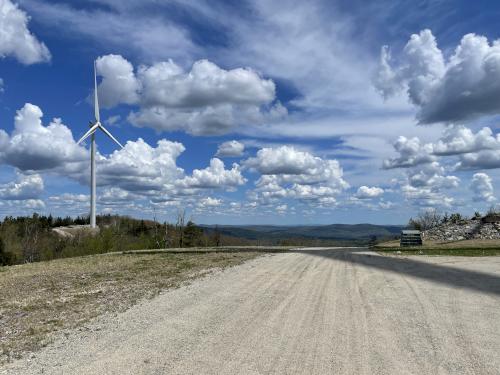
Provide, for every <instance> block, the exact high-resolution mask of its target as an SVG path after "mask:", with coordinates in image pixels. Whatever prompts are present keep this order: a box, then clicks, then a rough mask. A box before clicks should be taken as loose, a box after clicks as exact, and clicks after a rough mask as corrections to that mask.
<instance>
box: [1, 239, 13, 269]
mask: <svg viewBox="0 0 500 375" xmlns="http://www.w3.org/2000/svg"><path fill="white" fill-rule="evenodd" d="M12 264H14V256H13V255H12V253H9V252H7V251H6V250H5V243H4V242H3V239H2V238H1V237H0V266H10V265H12Z"/></svg>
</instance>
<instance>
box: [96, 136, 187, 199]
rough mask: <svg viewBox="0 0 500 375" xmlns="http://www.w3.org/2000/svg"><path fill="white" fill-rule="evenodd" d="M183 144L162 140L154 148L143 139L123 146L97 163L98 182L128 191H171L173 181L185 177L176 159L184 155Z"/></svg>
mask: <svg viewBox="0 0 500 375" xmlns="http://www.w3.org/2000/svg"><path fill="white" fill-rule="evenodd" d="M184 150H185V148H184V146H183V145H182V143H179V142H172V141H168V140H166V139H161V140H159V141H158V142H157V146H156V147H152V146H150V145H149V144H147V143H146V142H145V141H144V140H143V139H142V138H139V139H138V140H137V141H128V142H127V143H126V144H125V147H124V148H123V149H120V150H116V151H114V152H113V153H112V154H111V155H109V156H108V157H102V156H101V158H100V159H99V160H98V162H97V165H98V173H99V179H98V183H99V185H101V186H116V187H120V188H122V189H124V190H127V191H132V192H134V191H141V192H147V191H156V192H158V191H162V190H164V191H167V190H173V189H174V187H173V184H174V182H175V181H176V180H177V179H179V178H182V177H183V176H184V171H183V169H182V168H179V167H178V166H177V164H176V163H177V158H178V157H179V155H180V154H181V153H182V152H184Z"/></svg>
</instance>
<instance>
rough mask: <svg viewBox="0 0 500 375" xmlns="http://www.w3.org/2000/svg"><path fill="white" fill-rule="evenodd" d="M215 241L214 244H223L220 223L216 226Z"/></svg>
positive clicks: (217, 245)
mask: <svg viewBox="0 0 500 375" xmlns="http://www.w3.org/2000/svg"><path fill="white" fill-rule="evenodd" d="M213 241H214V245H215V246H216V247H219V246H221V245H222V241H221V234H220V231H219V226H218V225H216V226H215V230H214V236H213Z"/></svg>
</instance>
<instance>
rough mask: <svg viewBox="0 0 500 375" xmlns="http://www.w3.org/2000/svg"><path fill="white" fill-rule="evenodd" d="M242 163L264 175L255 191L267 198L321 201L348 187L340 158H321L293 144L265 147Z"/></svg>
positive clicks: (259, 197) (264, 199) (265, 199)
mask: <svg viewBox="0 0 500 375" xmlns="http://www.w3.org/2000/svg"><path fill="white" fill-rule="evenodd" d="M243 165H244V166H245V167H246V168H250V169H251V170H255V171H257V172H259V173H260V174H261V175H262V176H261V177H260V178H259V179H258V180H257V181H256V189H255V191H254V194H253V195H254V198H255V199H261V200H263V201H266V202H268V201H273V200H277V199H283V198H295V199H299V200H304V201H319V200H321V199H327V198H334V196H336V195H338V194H340V193H341V192H342V191H343V190H344V189H346V188H348V187H349V184H348V183H347V182H346V181H345V180H344V178H343V170H342V168H341V167H340V164H339V162H338V161H337V160H328V159H322V158H320V157H317V156H314V155H312V154H310V153H309V152H304V151H299V150H297V149H296V148H294V147H291V146H280V147H274V148H273V147H266V148H262V149H260V150H259V151H258V152H257V155H256V156H255V157H252V158H249V159H247V160H245V161H244V162H243ZM330 202H331V200H330Z"/></svg>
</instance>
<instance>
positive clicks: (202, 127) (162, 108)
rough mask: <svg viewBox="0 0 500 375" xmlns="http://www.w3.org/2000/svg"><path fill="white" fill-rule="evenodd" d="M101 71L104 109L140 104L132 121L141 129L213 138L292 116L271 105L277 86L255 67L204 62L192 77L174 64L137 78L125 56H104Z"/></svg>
mask: <svg viewBox="0 0 500 375" xmlns="http://www.w3.org/2000/svg"><path fill="white" fill-rule="evenodd" d="M97 68H98V71H99V73H100V74H101V75H102V76H103V81H102V83H101V84H100V85H99V94H100V97H102V101H103V103H104V105H105V106H108V107H111V106H114V105H117V104H120V103H125V104H137V105H139V107H140V109H139V110H138V111H135V112H132V113H130V115H129V117H128V120H129V121H130V122H131V123H132V124H134V125H136V126H147V127H152V128H154V129H156V130H158V131H175V130H183V131H186V132H188V133H191V134H195V135H213V134H223V133H227V132H229V131H230V130H231V129H233V128H235V127H236V126H237V125H240V124H242V123H260V122H262V121H263V120H264V119H269V118H273V117H276V116H278V117H279V116H282V115H283V114H286V109H285V108H284V107H283V106H281V105H280V104H279V103H276V104H275V105H272V104H271V103H272V102H273V100H274V98H275V91H276V88H275V84H274V82H273V81H272V80H270V79H264V78H262V77H261V76H260V75H259V74H258V73H257V72H255V71H254V70H252V69H250V68H236V69H232V70H225V69H222V68H220V67H218V66H217V65H215V64H214V63H212V62H210V61H208V60H199V61H197V62H195V63H194V64H193V66H192V68H191V70H190V71H189V72H186V71H184V69H182V68H181V67H180V66H179V65H177V64H175V63H174V62H173V61H172V60H168V61H163V62H158V63H156V64H154V65H152V66H145V65H141V66H139V68H138V69H137V73H134V69H133V66H132V64H131V63H130V62H128V61H127V60H126V59H124V58H123V57H122V56H119V55H106V56H102V57H100V58H99V59H98V61H97Z"/></svg>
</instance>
